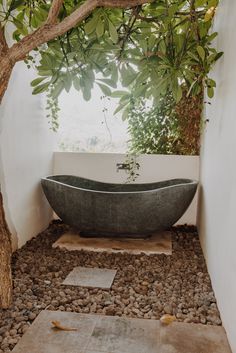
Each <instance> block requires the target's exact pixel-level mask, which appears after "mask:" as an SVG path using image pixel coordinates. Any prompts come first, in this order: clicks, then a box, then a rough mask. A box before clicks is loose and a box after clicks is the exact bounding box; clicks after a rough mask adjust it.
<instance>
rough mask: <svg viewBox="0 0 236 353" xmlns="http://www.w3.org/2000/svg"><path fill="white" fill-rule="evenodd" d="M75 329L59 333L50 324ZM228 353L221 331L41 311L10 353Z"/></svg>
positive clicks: (137, 320)
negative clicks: (59, 324) (53, 322)
mask: <svg viewBox="0 0 236 353" xmlns="http://www.w3.org/2000/svg"><path fill="white" fill-rule="evenodd" d="M55 320H56V321H59V322H60V323H61V325H63V326H67V327H72V328H78V330H77V331H61V330H57V329H53V328H52V324H51V322H52V321H55ZM65 352H66V353H231V350H230V348H229V345H228V341H227V338H226V334H225V331H224V329H223V327H219V326H218V327H216V326H207V325H201V324H187V323H179V322H177V323H173V324H171V325H169V326H163V325H161V324H160V322H159V321H157V320H145V319H127V318H121V317H114V316H112V317H111V316H100V315H90V314H89V315H87V314H78V313H69V312H60V311H47V310H45V311H42V312H41V313H40V314H39V316H38V317H37V318H36V320H35V321H34V323H33V324H32V326H31V327H30V328H29V329H28V331H27V332H26V333H25V334H24V336H23V337H22V338H21V340H20V341H19V342H18V344H17V345H16V346H15V348H14V349H13V353H65Z"/></svg>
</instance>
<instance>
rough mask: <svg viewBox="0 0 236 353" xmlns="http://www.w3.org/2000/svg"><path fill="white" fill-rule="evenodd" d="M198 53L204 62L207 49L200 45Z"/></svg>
mask: <svg viewBox="0 0 236 353" xmlns="http://www.w3.org/2000/svg"><path fill="white" fill-rule="evenodd" d="M197 52H198V55H199V56H200V58H201V59H202V61H204V59H205V56H206V53H205V49H204V48H203V47H202V46H201V45H198V46H197Z"/></svg>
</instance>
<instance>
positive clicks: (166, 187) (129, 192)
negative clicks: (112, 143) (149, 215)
mask: <svg viewBox="0 0 236 353" xmlns="http://www.w3.org/2000/svg"><path fill="white" fill-rule="evenodd" d="M57 176H72V177H78V178H82V179H86V180H89V181H94V182H97V183H101V184H112V185H114V184H117V185H124V184H123V183H105V182H103V181H99V180H94V179H90V178H85V177H81V176H79V175H72V174H56V175H48V176H46V177H42V178H41V182H42V181H47V182H48V181H50V182H52V183H56V184H59V185H63V186H66V187H69V188H72V189H76V190H80V191H86V192H92V193H99V194H112V195H128V194H130V195H133V194H144V193H145V194H146V193H151V192H156V191H158V190H165V189H170V188H175V187H179V186H183V185H195V186H196V189H197V187H198V185H199V181H197V180H194V179H189V178H172V179H165V180H160V181H156V182H151V183H137V184H138V185H150V184H156V183H158V182H165V181H172V180H179V179H182V180H185V181H189V182H183V183H178V184H174V185H168V186H164V187H161V188H155V189H151V190H139V191H116V192H114V191H101V190H91V189H85V188H81V187H76V186H73V185H70V184H66V183H62V182H60V181H57V180H53V179H49V178H52V177H57ZM133 185H135V183H133Z"/></svg>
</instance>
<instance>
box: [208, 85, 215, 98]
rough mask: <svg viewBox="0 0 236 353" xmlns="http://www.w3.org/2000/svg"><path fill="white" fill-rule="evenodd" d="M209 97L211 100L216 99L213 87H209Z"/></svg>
mask: <svg viewBox="0 0 236 353" xmlns="http://www.w3.org/2000/svg"><path fill="white" fill-rule="evenodd" d="M207 95H208V97H209V98H213V97H214V88H213V87H207Z"/></svg>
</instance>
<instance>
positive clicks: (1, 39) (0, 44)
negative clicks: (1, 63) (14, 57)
mask: <svg viewBox="0 0 236 353" xmlns="http://www.w3.org/2000/svg"><path fill="white" fill-rule="evenodd" d="M7 50H8V45H7V42H6V38H5V34H4V28H3V27H2V26H1V25H0V55H2V54H3V53H5V52H6V51H7Z"/></svg>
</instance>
